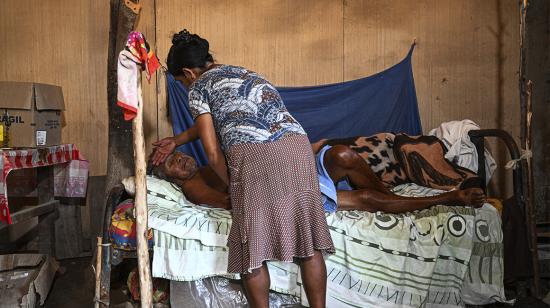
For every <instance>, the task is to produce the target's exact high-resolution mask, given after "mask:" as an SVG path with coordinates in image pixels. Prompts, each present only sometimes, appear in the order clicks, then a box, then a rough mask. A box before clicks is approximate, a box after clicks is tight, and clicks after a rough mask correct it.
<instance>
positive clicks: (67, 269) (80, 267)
mask: <svg viewBox="0 0 550 308" xmlns="http://www.w3.org/2000/svg"><path fill="white" fill-rule="evenodd" d="M59 263H60V266H61V268H62V270H61V271H60V272H58V276H57V277H56V279H55V281H54V284H53V286H52V289H51V290H50V294H49V295H48V298H47V299H46V303H45V305H44V306H45V307H46V308H59V307H78V308H85V307H93V306H94V303H93V298H94V290H95V285H94V282H95V276H94V273H93V270H92V267H91V258H78V259H68V260H62V261H60V262H59ZM126 269H127V268H124V267H121V268H115V269H114V270H113V273H112V277H111V307H116V306H119V307H126V305H125V304H126V303H127V302H129V299H130V298H129V296H128V295H127V293H128V291H127V287H126V278H127V277H124V278H123V277H122V276H124V274H126V273H122V272H124V271H125V270H126ZM128 307H131V306H128Z"/></svg>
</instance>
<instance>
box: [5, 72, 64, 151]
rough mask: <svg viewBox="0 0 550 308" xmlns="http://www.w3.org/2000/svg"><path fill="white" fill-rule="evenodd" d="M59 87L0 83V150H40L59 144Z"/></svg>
mask: <svg viewBox="0 0 550 308" xmlns="http://www.w3.org/2000/svg"><path fill="white" fill-rule="evenodd" d="M64 109H65V104H64V101H63V92H62V91H61V87H58V86H53V85H47V84H41V83H30V82H12V81H0V147H4V148H6V147H10V148H18V147H40V146H50V145H57V144H60V143H61V111H62V110H64Z"/></svg>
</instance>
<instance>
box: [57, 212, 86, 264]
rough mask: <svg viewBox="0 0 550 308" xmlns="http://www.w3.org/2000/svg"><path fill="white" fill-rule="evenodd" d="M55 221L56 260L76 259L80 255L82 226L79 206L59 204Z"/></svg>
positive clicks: (81, 249)
mask: <svg viewBox="0 0 550 308" xmlns="http://www.w3.org/2000/svg"><path fill="white" fill-rule="evenodd" d="M57 211H58V213H59V218H58V219H57V220H56V221H55V256H56V259H58V260H60V259H67V258H77V257H79V256H80V255H81V254H82V251H83V247H82V225H81V217H80V206H78V205H66V204H60V206H59V207H58V208H57Z"/></svg>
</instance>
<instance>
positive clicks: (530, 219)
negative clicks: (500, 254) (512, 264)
mask: <svg viewBox="0 0 550 308" xmlns="http://www.w3.org/2000/svg"><path fill="white" fill-rule="evenodd" d="M525 90H526V91H525V92H526V96H527V106H526V107H527V108H526V114H525V124H526V126H525V144H524V149H525V150H526V151H532V141H533V136H532V134H531V128H532V125H531V118H532V116H533V110H532V93H533V83H532V82H531V80H528V81H527V83H526V89H525ZM526 197H527V200H526V202H525V205H526V207H527V209H526V214H527V215H526V216H527V228H528V230H529V233H530V236H529V242H530V243H529V250H530V251H531V260H532V262H533V293H535V294H534V295H535V297H537V298H540V296H541V293H540V277H539V258H538V247H537V228H536V222H537V219H536V213H535V209H534V206H533V158H532V157H530V158H528V159H527V196H526Z"/></svg>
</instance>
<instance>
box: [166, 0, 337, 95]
mask: <svg viewBox="0 0 550 308" xmlns="http://www.w3.org/2000/svg"><path fill="white" fill-rule="evenodd" d="M205 16H208V18H205ZM156 20H157V38H158V39H157V45H158V50H159V55H160V57H161V59H163V60H164V59H165V57H166V55H167V54H168V50H169V48H170V46H171V35H172V34H173V33H175V32H178V31H180V30H182V29H183V28H187V29H189V30H190V31H191V32H196V33H198V34H199V35H201V36H203V37H204V38H206V39H208V40H209V42H210V49H211V51H212V52H213V55H214V57H215V58H216V59H217V60H218V61H219V62H220V63H227V64H234V65H241V66H244V67H247V68H250V69H252V70H255V71H257V72H259V73H261V74H263V75H265V76H266V77H267V78H268V79H269V80H270V81H272V82H273V83H275V84H277V85H315V84H324V83H333V82H339V81H341V80H342V35H341V30H342V3H341V2H336V1H328V0H323V1H319V0H307V1H291V0H285V1H275V0H269V1H252V0H247V1H238V2H235V1H228V0H225V1H212V0H210V1H190V0H188V1H178V0H169V1H159V2H157V18H156ZM182 21H183V22H182ZM220 29H222V31H220Z"/></svg>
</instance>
